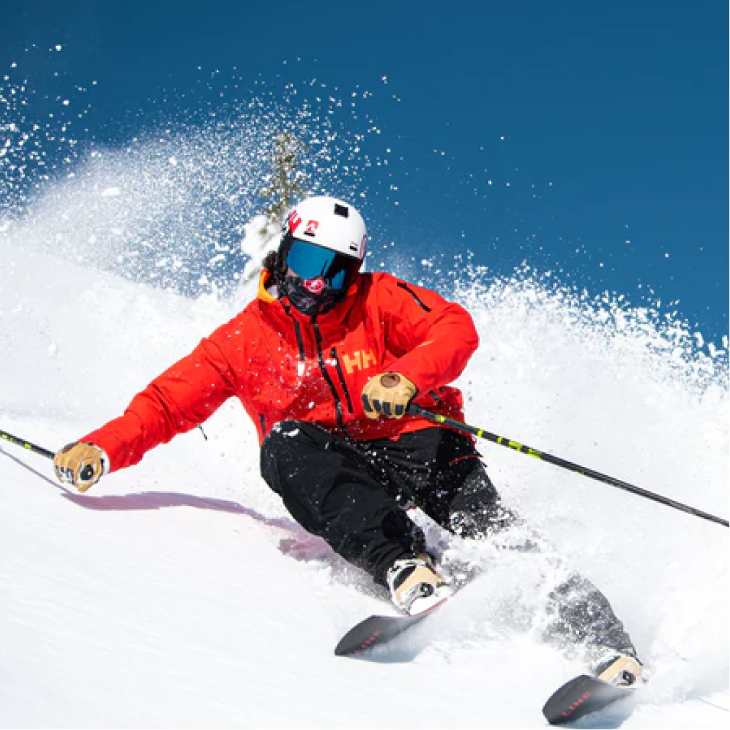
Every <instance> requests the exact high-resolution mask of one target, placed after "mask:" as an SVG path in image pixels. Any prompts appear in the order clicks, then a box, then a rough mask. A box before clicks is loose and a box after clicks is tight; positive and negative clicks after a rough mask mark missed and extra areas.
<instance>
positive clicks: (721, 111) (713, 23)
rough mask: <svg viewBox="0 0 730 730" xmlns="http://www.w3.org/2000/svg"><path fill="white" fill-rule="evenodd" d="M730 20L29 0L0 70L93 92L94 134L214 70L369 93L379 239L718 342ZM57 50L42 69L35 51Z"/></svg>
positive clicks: (695, 14)
mask: <svg viewBox="0 0 730 730" xmlns="http://www.w3.org/2000/svg"><path fill="white" fill-rule="evenodd" d="M727 27H728V6H727V3H726V2H725V0H722V1H721V0H685V1H684V2H679V1H677V0H612V1H611V2H595V1H593V0H563V1H558V0H499V1H497V0H473V1H472V2H453V3H443V2H431V1H429V0H422V1H421V2H411V1H410V0H406V1H399V0H389V2H384V1H383V0H368V2H339V3H335V2H329V1H325V0H311V1H309V2H296V3H295V2H290V1H289V0H279V1H278V2H269V3H259V2H256V3H253V2H245V1H242V0H237V1H234V0H223V1H217V0H209V1H208V2H204V3H202V2H187V1H185V0H182V1H180V2H172V1H164V2H161V1H156V0H147V1H146V2H140V1H139V0H128V1H127V2H123V3H122V2H118V3H111V2H98V1H96V2H90V1H89V0H66V1H65V2H55V1H52V0H23V2H14V3H12V4H11V5H10V6H9V7H8V8H6V9H4V10H3V13H2V24H0V68H2V69H3V70H5V69H7V68H8V67H9V65H10V63H11V62H14V61H18V60H20V59H22V60H23V62H24V64H25V69H24V73H26V75H27V76H29V77H33V76H34V75H35V77H36V82H37V85H41V88H40V92H41V94H42V93H43V91H44V90H43V88H42V84H46V85H47V89H45V93H48V94H50V95H52V94H53V93H54V85H55V86H58V87H59V88H60V87H62V86H63V85H64V84H67V85H68V84H84V85H88V83H89V80H90V79H92V78H93V79H94V80H96V81H97V84H96V85H95V86H94V87H93V93H90V94H89V104H90V105H91V110H90V112H89V113H88V114H87V116H86V119H85V124H86V126H87V127H88V133H87V134H88V136H89V137H90V138H93V139H94V140H95V141H96V142H101V143H103V142H105V141H115V142H119V139H118V135H119V125H120V123H121V122H122V121H123V120H130V119H132V120H137V122H136V123H138V124H144V120H145V118H146V116H145V114H146V110H151V109H154V110H155V113H157V114H159V113H160V109H161V99H162V98H163V97H164V98H169V97H170V96H171V91H170V90H177V91H175V92H174V93H173V94H172V96H174V97H175V99H176V102H175V103H176V104H178V105H180V106H184V105H185V104H187V103H189V104H191V105H195V104H197V103H199V99H197V98H196V97H195V94H193V93H187V92H189V91H190V92H192V90H193V89H194V88H195V86H196V84H199V82H200V78H201V73H209V72H210V71H214V70H217V71H219V72H220V74H221V78H231V77H232V73H233V71H232V70H233V69H235V75H236V77H237V78H240V79H241V80H242V82H241V87H240V89H239V90H238V91H237V90H235V89H232V88H228V89H227V90H226V94H227V98H228V100H229V101H231V100H233V101H235V99H234V98H233V97H235V95H236V94H237V93H241V94H245V93H246V89H245V87H246V84H247V83H250V84H253V83H254V81H255V80H258V81H259V82H264V83H265V84H267V87H268V89H269V90H273V91H274V94H276V92H277V90H278V89H281V90H282V99H283V89H284V87H285V85H286V84H287V83H292V84H295V85H299V86H300V87H302V88H303V87H306V85H307V84H308V83H310V82H311V81H312V80H313V79H316V80H317V84H319V85H322V84H324V85H325V86H326V88H327V89H337V90H338V93H340V94H341V95H342V96H346V94H347V93H349V90H357V91H358V93H359V92H362V91H363V90H373V91H374V94H373V97H372V99H371V100H370V101H368V102H367V103H368V104H369V106H368V114H369V115H370V116H371V117H372V119H373V120H374V123H375V124H377V126H378V128H380V129H381V130H382V134H381V135H380V137H379V140H378V141H379V143H380V144H382V145H383V147H387V149H389V150H390V152H389V153H388V155H389V157H390V160H391V164H390V166H389V167H388V168H387V171H386V170H385V169H383V168H381V167H379V166H375V167H374V168H372V169H368V170H367V173H366V178H367V179H365V178H364V179H363V186H364V187H367V188H368V189H370V190H373V191H374V192H373V194H372V195H371V198H370V199H369V200H368V205H367V209H366V210H365V211H364V212H365V213H366V216H367V217H368V219H369V222H370V227H371V229H372V230H373V233H374V238H379V239H381V243H382V242H383V241H385V240H386V239H387V240H395V241H397V242H398V245H399V246H401V245H405V246H406V247H409V246H412V249H411V250H412V251H413V252H415V253H417V254H418V255H421V254H432V253H435V252H438V251H449V252H450V253H453V252H456V251H458V250H460V249H461V248H464V249H467V248H468V249H470V250H472V251H473V252H474V253H475V260H476V261H477V262H479V263H483V264H485V265H487V266H489V267H490V268H491V269H492V270H493V271H495V273H507V272H508V271H509V270H511V268H512V267H513V266H515V265H517V264H519V263H520V262H521V261H523V260H525V261H527V262H528V263H531V264H534V265H536V266H537V267H538V268H543V269H544V268H551V269H557V270H558V271H559V272H560V275H561V277H563V278H564V279H565V280H566V281H568V282H569V283H573V284H576V285H579V286H586V287H588V288H589V289H590V290H592V291H600V290H603V289H609V290H611V291H618V292H623V293H625V294H627V295H628V296H629V298H630V299H632V300H634V301H636V302H637V303H639V301H640V297H641V295H642V294H644V293H646V292H647V290H648V289H651V290H653V291H654V292H655V293H656V296H658V297H660V298H661V299H662V300H663V301H664V302H666V301H672V300H679V305H678V306H677V307H676V308H677V309H678V310H679V312H680V313H681V314H682V315H683V316H684V317H686V318H687V319H688V320H689V321H690V322H692V323H697V324H698V325H699V327H700V330H701V331H702V332H703V333H704V334H705V335H706V336H707V337H709V338H710V339H713V340H717V339H718V338H719V337H720V336H721V335H722V334H725V333H727V329H728V270H729V265H728V250H729V247H728V228H727V212H728V209H727V201H728V187H727V185H728V182H727V181H728V176H727V167H726V160H727V159H728V146H727V144H728V143H727V129H728V116H727V109H728V106H727V98H728V97H727V89H728V73H727V68H728V65H727V58H728V54H727V50H728V35H727ZM56 44H61V45H63V53H61V54H58V56H57V57H56V58H54V59H53V61H52V63H53V64H55V65H54V68H59V67H60V68H61V69H62V73H61V74H60V75H59V76H52V75H50V74H48V70H49V67H50V66H49V67H45V65H47V64H50V63H51V61H50V60H48V54H43V53H36V54H30V53H28V51H27V49H28V48H29V47H31V46H36V47H37V48H41V49H43V48H47V47H48V48H49V47H52V46H54V45H56ZM59 64H60V66H59ZM201 69H202V71H201ZM44 74H45V76H44ZM384 77H385V80H384ZM44 79H45V80H44ZM249 91H250V89H249ZM210 103H211V102H210V99H208V100H206V104H210ZM162 109H163V113H164V106H163V107H162ZM193 111H194V110H193ZM134 123H135V122H133V123H132V125H134ZM115 130H116V131H115ZM115 136H116V138H115ZM107 137H108V138H109V139H108V140H107ZM383 154H385V153H383ZM377 177H380V178H381V179H380V180H377V181H376V180H375V178H377ZM490 180H491V183H490V182H489V181H490ZM385 182H387V185H385ZM392 186H395V187H397V192H393V191H392V189H391V188H392ZM388 189H391V192H386V190H388ZM396 201H397V203H398V205H395V202H396Z"/></svg>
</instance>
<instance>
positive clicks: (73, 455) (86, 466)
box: [53, 442, 106, 492]
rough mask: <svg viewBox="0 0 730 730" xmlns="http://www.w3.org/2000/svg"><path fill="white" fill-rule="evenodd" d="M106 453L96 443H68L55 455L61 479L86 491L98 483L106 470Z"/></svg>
mask: <svg viewBox="0 0 730 730" xmlns="http://www.w3.org/2000/svg"><path fill="white" fill-rule="evenodd" d="M105 456H106V455H105V454H104V452H103V451H102V450H101V449H100V448H99V447H98V446H94V444H83V443H79V442H76V443H73V444H67V445H66V446H64V447H63V448H62V449H61V450H60V451H58V452H57V453H56V455H55V456H54V457H53V465H54V467H55V468H56V476H57V477H58V479H59V481H61V482H66V483H68V484H73V485H74V487H76V489H78V490H79V492H86V491H87V490H88V489H91V487H93V486H94V484H96V483H97V482H98V481H99V479H101V477H102V475H103V474H104V471H105Z"/></svg>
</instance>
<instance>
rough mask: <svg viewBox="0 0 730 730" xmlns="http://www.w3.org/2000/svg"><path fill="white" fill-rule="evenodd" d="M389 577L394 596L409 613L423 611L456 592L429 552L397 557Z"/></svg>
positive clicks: (389, 585) (403, 609)
mask: <svg viewBox="0 0 730 730" xmlns="http://www.w3.org/2000/svg"><path fill="white" fill-rule="evenodd" d="M386 579H387V581H388V588H390V597H391V600H392V601H393V603H394V604H395V605H396V606H397V607H398V608H399V609H400V610H401V611H403V612H404V613H407V614H408V615H409V616H415V615H416V614H419V613H423V612H424V611H426V610H428V609H429V608H431V606H433V605H435V604H437V603H439V602H440V601H442V600H443V599H444V598H447V597H448V596H450V595H451V594H452V593H453V592H454V590H453V588H452V587H451V586H450V585H449V584H448V583H447V582H446V581H445V580H444V578H442V577H441V576H440V575H439V574H438V572H437V571H436V567H435V565H434V563H433V560H432V559H431V558H430V556H428V555H425V554H421V555H416V556H415V557H412V558H401V559H400V560H396V561H395V563H393V565H392V566H391V567H390V568H389V569H388V573H387V576H386Z"/></svg>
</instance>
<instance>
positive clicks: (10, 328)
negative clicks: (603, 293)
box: [0, 234, 730, 728]
mask: <svg viewBox="0 0 730 730" xmlns="http://www.w3.org/2000/svg"><path fill="white" fill-rule="evenodd" d="M0 260H2V262H3V266H2V269H1V270H0V292H1V294H0V345H1V347H2V359H1V361H0V362H1V365H0V373H2V377H1V378H0V419H1V420H0V428H2V429H4V430H6V431H8V432H10V433H12V434H14V435H16V436H20V437H22V438H25V439H28V440H30V441H32V442H34V443H37V444H39V445H42V446H44V447H45V448H50V449H53V450H55V449H57V448H59V447H60V446H62V445H63V444H65V443H67V442H68V441H71V440H73V439H75V438H77V437H78V436H80V435H81V434H82V433H85V432H86V431H87V430H90V429H91V428H94V427H96V426H98V425H100V424H101V423H103V422H105V421H106V420H108V419H110V418H113V417H115V416H116V415H118V414H119V413H121V411H122V409H123V408H124V406H125V405H126V404H127V402H128V401H129V399H130V398H131V397H132V395H133V394H134V393H135V392H136V391H137V390H138V389H139V388H141V387H142V386H144V385H145V384H146V383H147V382H148V381H149V379H151V378H152V377H154V375H156V374H157V373H158V372H160V371H161V370H162V369H163V368H165V367H166V366H167V365H169V364H171V363H172V362H173V361H174V360H175V359H176V358H178V357H180V356H181V355H183V354H185V353H186V352H187V351H188V350H189V349H190V348H191V347H193V346H194V345H195V344H196V343H197V341H198V340H199V339H200V337H202V336H204V335H205V334H207V333H208V332H210V331H211V330H212V329H214V328H215V327H216V326H217V325H218V324H219V323H220V322H223V321H225V320H226V319H227V318H229V317H230V316H232V315H233V314H234V313H235V312H236V311H237V309H238V308H240V306H241V305H242V301H241V300H240V296H242V294H241V293H239V295H240V296H237V297H234V298H232V299H231V300H229V301H225V300H223V301H222V300H219V299H216V298H213V297H201V298H199V299H196V300H191V299H186V298H183V297H180V296H177V295H174V294H171V293H169V292H165V291H161V290H157V289H153V288H150V287H148V286H144V285H141V284H137V283H133V282H130V281H128V280H124V279H121V278H117V277H115V276H114V275H112V274H109V273H102V272H99V271H96V270H92V269H90V268H83V267H81V266H79V265H77V264H72V263H69V262H68V261H67V260H64V259H61V258H56V257H55V256H54V255H53V254H52V253H50V252H48V251H39V250H36V249H34V248H33V247H32V246H31V245H29V244H27V243H26V244H24V245H22V246H19V245H17V241H15V240H14V239H12V237H11V236H10V234H8V236H6V237H5V238H0ZM252 286H255V283H254V284H252ZM249 293H250V292H249ZM456 295H457V296H458V297H459V298H460V300H461V301H463V302H464V303H465V304H466V305H467V306H469V308H470V310H471V311H472V313H473V314H474V317H475V321H476V322H477V326H478V328H479V331H480V335H481V338H482V345H481V347H480V350H479V352H478V353H477V354H476V355H475V357H474V359H473V361H472V362H471V363H470V365H469V367H468V369H467V371H466V373H465V374H464V376H462V378H461V379H460V381H459V384H460V385H461V387H462V388H463V389H464V392H465V394H466V399H467V418H468V419H469V420H470V421H471V422H473V423H474V424H475V425H478V426H481V427H483V428H487V429H490V430H494V431H496V432H498V433H502V434H504V435H505V436H507V437H509V438H512V439H514V440H518V441H520V442H522V443H526V444H529V445H531V446H533V447H535V448H539V449H541V450H543V451H547V452H549V453H553V454H556V455H559V456H562V457H564V458H567V459H570V460H573V461H575V462H577V463H581V464H585V465H586V466H588V467H590V468H593V469H596V470H599V471H602V472H605V473H608V474H612V475H615V476H616V477H618V478H621V479H625V480H628V481H631V482H632V483H636V484H638V485H639V486H642V487H643V488H646V489H650V490H653V491H656V492H659V493H661V494H665V495H666V496H668V497H671V498H673V499H676V500H679V501H683V502H685V503H689V504H691V505H693V506H696V507H698V508H700V509H704V510H706V511H708V512H711V513H713V514H717V515H720V516H722V517H725V518H726V517H727V516H728V504H727V474H728V471H727V457H728V430H727V429H728V423H727V420H728V419H727V413H728V389H727V376H726V372H727V359H726V354H725V356H724V359H723V356H722V355H718V356H716V357H715V358H714V359H713V357H712V356H709V355H707V354H706V353H705V351H704V350H702V351H701V350H699V349H697V346H696V343H697V337H696V336H694V335H693V334H691V333H689V332H685V331H684V329H683V328H682V327H681V326H679V325H676V326H673V325H671V323H670V325H668V326H666V327H664V328H661V327H658V325H656V323H654V321H653V320H652V318H651V317H650V316H647V313H646V312H641V311H637V310H631V309H628V308H626V307H621V306H619V305H617V304H616V303H612V302H608V303H606V304H605V305H603V306H601V307H599V308H598V309H596V308H595V307H594V305H592V304H590V303H588V302H585V301H582V300H576V299H574V298H571V297H570V296H568V295H566V294H565V293H564V292H561V291H559V290H553V289H551V288H550V287H549V286H547V285H545V284H544V283H542V282H540V281H538V280H536V279H535V278H533V277H529V276H528V277H526V278H520V277H515V278H513V279H509V280H505V281H502V282H491V283H480V282H479V280H477V281H471V282H468V283H464V285H463V286H462V287H461V288H460V289H459V291H458V292H457V293H456ZM677 353H679V356H677ZM204 431H205V438H204V436H203V434H202V433H201V432H200V431H199V430H195V431H193V432H191V433H189V434H186V435H184V436H180V437H178V438H177V439H175V440H174V441H173V442H172V443H170V444H168V445H166V446H162V447H160V448H159V449H157V450H156V451H154V452H153V453H151V454H149V455H147V456H146V457H145V459H144V460H143V462H142V463H141V464H140V465H139V466H137V467H135V468H133V469H129V470H126V471H123V472H120V473H117V474H113V475H110V476H108V477H105V478H104V479H103V480H102V482H101V483H100V484H98V485H97V486H96V487H95V488H94V489H92V490H91V491H90V492H89V493H87V494H86V495H80V494H76V493H75V492H72V491H69V490H68V489H66V488H64V487H62V486H61V485H59V484H58V483H57V482H56V481H55V479H54V477H53V475H52V470H51V465H50V462H48V461H47V460H46V459H44V458H43V457H40V456H37V455H35V454H32V453H30V452H24V451H23V450H22V449H19V448H18V447H15V446H12V445H10V444H6V443H5V444H2V446H0V449H1V451H0V498H1V499H2V509H0V555H1V556H2V557H1V558H0V606H2V617H3V621H2V622H0V647H2V651H0V727H17V728H21V727H23V728H30V727H74V728H92V727H127V728H150V727H155V728H168V727H169V728H198V727H235V728H253V727H257V728H282V727H287V728H375V727H378V728H380V727H383V728H392V727H398V728H446V727H460V728H489V727H493V728H537V727H543V726H544V725H545V722H544V720H543V718H542V715H541V712H540V709H541V707H542V704H543V702H544V701H545V699H546V698H547V696H548V695H549V694H550V693H551V692H552V691H553V690H554V689H555V688H556V687H557V686H558V685H559V684H560V683H562V682H563V681H566V680H567V679H569V678H570V677H571V676H573V675H574V674H577V673H579V672H581V671H582V670H583V667H582V666H581V664H580V662H579V661H578V659H576V658H571V657H568V656H565V655H563V654H561V653H560V652H558V651H556V650H555V649H553V648H551V647H548V646H546V645H544V644H542V643H540V642H539V641H538V640H537V639H536V638H535V637H534V635H533V632H531V631H530V611H531V610H532V609H533V608H534V606H533V605H532V604H533V603H534V600H535V596H534V595H533V594H532V593H531V590H530V586H531V585H532V584H533V582H534V581H535V579H536V575H537V574H538V573H539V572H540V570H542V567H543V566H541V565H540V563H539V562H537V563H535V562H533V561H531V560H528V559H526V558H524V557H523V558H521V559H518V558H511V559H506V558H505V559H496V558H495V557H494V555H492V554H491V552H490V551H489V549H488V547H487V546H474V545H468V544H461V545H456V544H455V546H454V549H455V550H457V551H461V553H463V554H464V555H467V554H470V551H475V553H478V555H479V556H481V557H480V559H484V560H485V561H487V564H488V565H489V566H490V569H489V570H488V571H487V573H486V574H485V575H484V577H482V578H481V579H480V580H479V581H477V582H475V583H474V584H473V585H472V586H470V587H469V588H467V589H466V590H465V591H464V592H463V593H462V594H461V595H460V596H459V597H458V599H456V600H454V601H453V602H452V603H451V604H449V606H448V607H447V608H446V609H444V611H442V612H441V613H439V614H437V615H436V616H434V617H433V618H432V619H430V620H429V621H428V622H427V623H425V624H423V625H421V626H419V627H417V628H416V629H414V630H413V631H412V632H411V633H410V634H408V635H407V636H404V637H403V638H402V639H399V640H397V641H396V642H394V644H393V645H392V646H391V647H389V648H387V649H383V650H379V651H378V652H376V653H375V654H374V655H373V656H372V657H371V660H356V659H346V658H337V657H335V656H334V654H333V649H334V646H335V644H336V642H337V640H338V638H339V637H340V636H341V635H342V633H344V631H345V630H347V629H348V628H349V627H350V626H351V625H352V624H353V623H355V622H356V621H358V620H359V619H361V618H364V617H365V616H366V615H368V614H370V613H372V612H379V611H383V610H388V606H387V604H386V603H384V602H383V600H382V595H381V594H380V593H378V592H377V591H376V590H373V589H372V587H371V586H370V584H369V582H368V579H367V578H366V577H365V576H364V575H363V574H362V573H360V572H359V571H358V570H357V569H355V568H353V567H351V566H348V565H346V564H345V563H344V562H343V561H342V560H340V559H339V558H337V557H336V556H335V555H333V554H332V553H331V551H330V550H329V548H327V546H326V545H325V544H324V543H323V542H322V541H320V540H318V539H316V538H314V537H311V536H308V535H307V534H306V533H304V532H303V531H302V530H301V528H299V527H298V526H297V525H296V524H295V523H294V522H293V521H292V520H291V519H290V517H289V516H288V514H287V513H286V511H285V510H284V508H283V507H282V505H281V504H280V502H279V500H278V498H277V497H276V495H274V494H273V493H271V492H270V491H269V490H268V488H267V487H266V485H265V484H264V483H263V481H262V480H261V479H260V477H259V475H258V447H257V444H256V438H255V433H254V429H253V426H252V425H251V424H250V423H249V421H248V420H247V418H246V416H245V414H244V413H243V411H242V409H241V408H240V406H238V405H237V404H236V403H233V402H230V403H227V404H226V405H224V407H223V408H221V409H220V411H218V413H216V414H215V415H214V416H213V417H212V418H211V419H210V420H209V421H208V422H207V423H206V424H205V426H204ZM482 452H483V453H484V455H485V458H486V462H487V464H488V468H489V470H490V473H491V475H492V477H493V479H494V481H495V482H496V483H497V485H498V486H499V488H500V490H501V491H502V492H503V494H504V496H505V499H506V500H507V501H508V502H509V503H510V504H512V505H513V506H515V507H516V508H518V509H519V510H520V511H521V512H522V513H523V514H524V515H525V516H526V517H527V518H528V519H529V520H530V521H531V522H532V524H534V525H535V526H536V527H537V528H539V529H540V530H541V531H543V532H544V533H545V534H546V536H547V537H548V538H549V539H550V540H551V541H552V542H553V544H554V545H555V546H556V549H558V550H559V551H560V552H561V553H562V554H563V555H564V556H566V558H568V559H569V560H570V561H571V563H572V564H574V565H575V566H576V567H577V568H579V569H580V570H581V571H583V572H584V573H585V574H586V575H588V576H589V577H590V578H591V579H592V580H594V582H596V583H597V584H598V585H600V586H601V588H602V589H603V590H604V591H605V592H606V594H607V595H608V596H609V598H610V599H611V600H612V602H613V604H614V607H615V609H616V611H617V613H618V614H619V615H620V616H621V617H622V620H623V621H624V623H625V624H626V626H627V628H628V629H629V631H630V633H631V634H632V636H633V638H634V641H635V643H636V644H637V647H638V648H639V651H640V653H641V655H642V657H643V658H644V660H645V661H646V663H647V666H648V667H649V669H650V672H651V674H652V681H651V683H650V684H649V685H648V686H647V687H646V689H645V690H643V691H642V694H641V696H640V697H638V698H637V701H636V703H635V705H634V706H631V707H616V708H614V709H613V710H611V711H610V712H606V713H604V714H602V715H600V716H596V717H594V718H593V719H591V720H589V721H587V722H586V723H584V724H583V725H582V726H583V727H618V726H621V727H624V728H720V727H723V728H725V727H727V724H728V615H730V614H729V612H728V607H729V606H728V604H729V600H728V597H729V593H728V559H727V558H728V555H727V530H726V528H724V527H722V526H719V525H716V524H712V523H709V522H706V521H704V520H701V519H698V518H696V517H693V516H691V515H687V514H685V513H682V512H679V511H677V510H672V509H669V508H667V507H666V506H663V505H658V504H656V503H653V502H650V501H647V500H643V499H641V498H639V497H637V496H634V495H630V494H626V493H624V492H621V491H620V490H617V489H613V488H611V487H608V486H606V485H603V484H600V483H597V482H594V481H592V480H590V479H587V478H585V477H580V476H578V475H574V474H570V473H568V472H565V471H564V470H560V469H558V468H556V467H553V466H550V465H548V464H545V463H541V462H539V461H537V460H535V459H529V458H525V456H523V455H521V454H517V453H515V452H513V451H510V450H507V449H503V448H500V447H498V446H495V445H491V444H486V443H485V444H483V446H482ZM430 534H431V535H432V536H433V535H435V536H437V537H443V536H442V535H439V534H438V532H437V531H434V530H432V529H430ZM523 614H524V615H523ZM525 616H526V617H527V618H526V619H525ZM525 621H526V623H525Z"/></svg>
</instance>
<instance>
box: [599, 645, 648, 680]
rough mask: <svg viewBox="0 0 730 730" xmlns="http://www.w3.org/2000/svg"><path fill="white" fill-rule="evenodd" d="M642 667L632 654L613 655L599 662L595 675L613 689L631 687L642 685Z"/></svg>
mask: <svg viewBox="0 0 730 730" xmlns="http://www.w3.org/2000/svg"><path fill="white" fill-rule="evenodd" d="M643 672H644V666H643V665H642V663H641V662H640V661H639V660H638V659H637V658H636V656H634V655H633V654H632V653H628V652H627V653H625V654H614V655H613V656H611V657H609V658H607V659H604V660H603V661H602V662H599V663H598V665H597V667H596V670H595V674H596V676H597V677H598V679H602V680H603V681H604V682H608V683H609V684H612V685H614V686H615V687H631V686H633V685H636V684H643V683H644V682H645V681H646V680H645V679H644V677H643Z"/></svg>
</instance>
